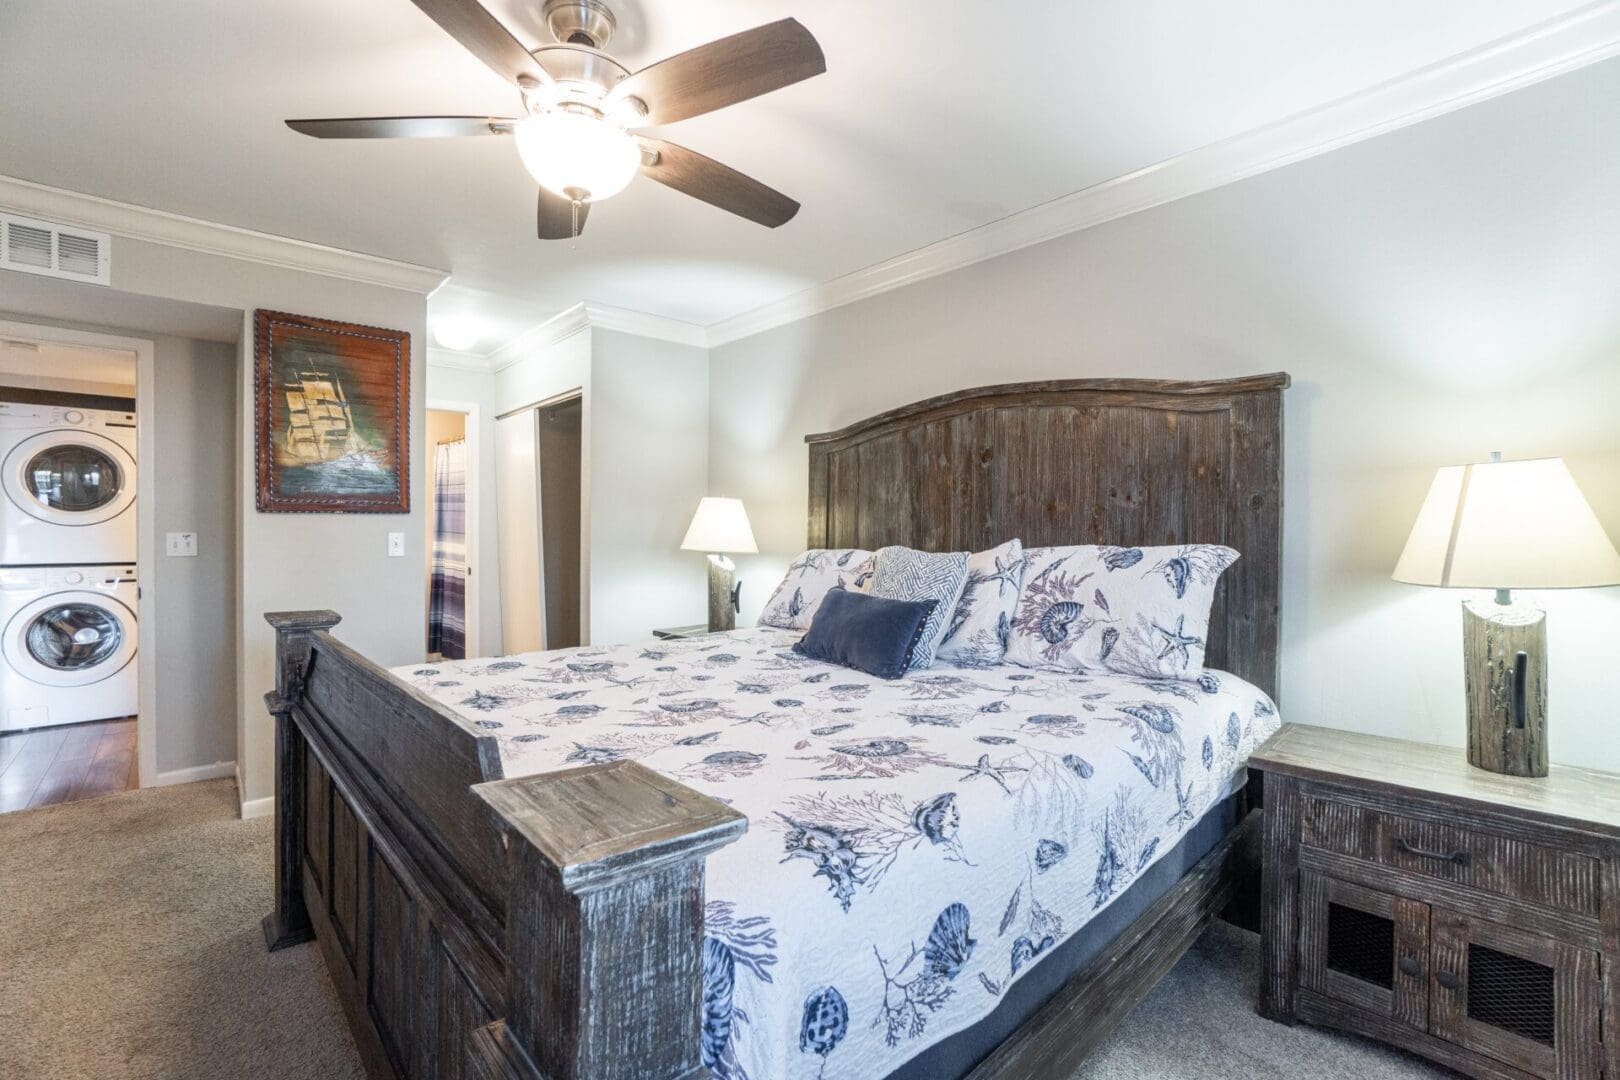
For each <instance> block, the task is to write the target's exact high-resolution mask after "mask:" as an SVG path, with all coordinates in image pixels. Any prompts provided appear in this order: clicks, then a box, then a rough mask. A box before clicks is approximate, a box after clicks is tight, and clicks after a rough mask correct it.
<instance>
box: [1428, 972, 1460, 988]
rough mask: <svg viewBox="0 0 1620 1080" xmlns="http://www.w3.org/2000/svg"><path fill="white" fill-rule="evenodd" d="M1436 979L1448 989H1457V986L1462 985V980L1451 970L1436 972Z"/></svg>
mask: <svg viewBox="0 0 1620 1080" xmlns="http://www.w3.org/2000/svg"><path fill="white" fill-rule="evenodd" d="M1434 981H1435V982H1437V983H1439V984H1440V985H1441V986H1443V987H1445V988H1446V989H1447V990H1455V989H1457V987H1459V986H1461V985H1462V980H1461V979H1459V978H1457V976H1456V975H1454V974H1452V973H1451V972H1449V971H1437V972H1435V973H1434Z"/></svg>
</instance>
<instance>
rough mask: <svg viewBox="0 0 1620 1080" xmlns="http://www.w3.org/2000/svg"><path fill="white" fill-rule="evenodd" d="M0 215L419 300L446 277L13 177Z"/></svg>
mask: <svg viewBox="0 0 1620 1080" xmlns="http://www.w3.org/2000/svg"><path fill="white" fill-rule="evenodd" d="M0 209H5V210H10V211H14V212H16V213H18V214H21V215H23V216H26V217H33V218H41V219H43V220H46V221H52V222H57V223H60V224H63V225H77V226H79V227H80V228H86V229H94V230H96V231H98V232H105V233H111V234H112V235H113V236H115V237H127V238H129V239H131V240H144V241H147V242H148V243H153V244H162V245H164V246H166V247H173V248H183V249H184V250H187V251H199V252H202V253H204V254H208V255H223V256H226V257H227V258H232V259H241V260H244V261H246V262H254V263H260V264H262V265H265V266H274V267H279V268H281V269H283V270H298V271H302V272H304V273H307V274H320V275H322V276H324V277H333V278H341V279H343V280H344V281H355V282H360V283H362V284H366V285H380V286H382V287H384V288H388V289H403V290H404V291H406V292H413V293H422V294H424V295H426V294H430V293H432V292H433V291H434V290H435V289H437V288H438V287H439V286H440V285H442V284H443V283H444V282H445V280H446V279H447V278H448V277H449V276H450V275H449V272H448V271H445V270H436V269H433V268H432V267H427V266H417V265H415V264H413V263H405V262H396V261H395V260H393V259H384V258H381V257H379V256H376V255H364V254H361V253H360V252H357V251H344V250H343V249H341V248H334V247H327V246H325V245H324V244H312V243H310V242H308V241H307V240H293V239H291V238H289V237H285V236H273V235H271V234H270V233H262V232H255V231H254V230H252V229H243V228H238V227H237V226H235V225H222V224H219V223H218V222H213V221H204V220H202V219H201V218H193V217H186V216H185V215H183V214H171V213H169V212H168V211H166V210H153V209H151V208H150V207H146V206H136V205H134V204H132V203H122V202H115V201H114V200H112V199H103V198H100V197H99V196H95V195H84V194H81V193H79V192H76V191H68V190H66V189H64V188H57V187H50V186H48V185H46V184H36V183H34V182H33V181H31V180H21V179H18V178H17V177H14V176H4V175H0ZM115 246H116V245H115Z"/></svg>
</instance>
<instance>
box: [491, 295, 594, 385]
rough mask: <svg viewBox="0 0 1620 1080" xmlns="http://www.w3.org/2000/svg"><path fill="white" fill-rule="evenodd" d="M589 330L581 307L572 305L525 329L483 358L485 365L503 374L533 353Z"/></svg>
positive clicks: (589, 326)
mask: <svg viewBox="0 0 1620 1080" xmlns="http://www.w3.org/2000/svg"><path fill="white" fill-rule="evenodd" d="M590 328H591V316H590V313H589V312H588V311H587V310H586V308H585V305H584V304H575V305H574V306H573V307H571V308H569V309H568V310H566V311H563V312H560V313H559V314H556V315H553V316H552V317H551V318H549V319H547V320H546V321H545V322H543V323H540V324H539V325H538V326H531V327H529V329H527V330H525V331H523V333H521V334H519V335H518V336H517V337H515V338H513V339H512V340H511V341H508V342H507V343H506V344H505V345H502V346H500V347H499V348H497V349H495V350H494V351H493V352H491V353H490V354H489V355H488V356H487V357H486V358H485V363H486V364H487V365H488V370H490V371H504V370H505V369H507V368H509V367H511V366H512V365H513V364H516V363H518V362H519V361H522V360H526V359H528V357H529V355H530V354H531V353H533V352H534V351H535V350H536V349H546V348H550V347H551V346H553V345H556V344H559V343H561V342H564V341H567V340H568V339H569V338H571V337H573V336H574V335H575V334H582V333H584V332H585V331H587V330H589V329H590Z"/></svg>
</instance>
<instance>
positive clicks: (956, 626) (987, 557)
mask: <svg viewBox="0 0 1620 1080" xmlns="http://www.w3.org/2000/svg"><path fill="white" fill-rule="evenodd" d="M1023 580H1024V545H1023V544H1022V543H1021V542H1020V541H1017V540H1009V541H1007V542H1006V543H1005V544H1002V545H1000V546H998V547H993V548H991V549H990V550H989V551H979V552H975V553H974V554H972V555H969V556H968V562H967V584H966V585H965V586H964V587H963V589H962V599H960V600H958V601H957V603H956V612H955V614H953V615H952V616H951V621H950V622H949V623H947V624H946V626H945V636H944V638H943V639H941V641H940V644H939V649H938V651H936V652H935V654H934V656H935V658H936V659H938V660H943V661H945V662H946V663H949V664H960V665H962V666H963V667H992V666H994V665H996V664H999V663H1001V661H1002V658H1003V657H1004V656H1006V655H1007V637H1008V635H1009V634H1011V633H1012V619H1013V613H1014V612H1015V611H1016V610H1017V607H1018V586H1019V585H1021V584H1022V583H1023Z"/></svg>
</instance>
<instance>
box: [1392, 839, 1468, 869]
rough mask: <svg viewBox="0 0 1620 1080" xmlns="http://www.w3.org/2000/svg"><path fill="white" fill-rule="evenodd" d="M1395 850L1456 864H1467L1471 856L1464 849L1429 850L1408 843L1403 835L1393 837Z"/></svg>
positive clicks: (1421, 857) (1404, 853)
mask: <svg viewBox="0 0 1620 1080" xmlns="http://www.w3.org/2000/svg"><path fill="white" fill-rule="evenodd" d="M1395 850H1396V851H1399V852H1401V853H1402V854H1403V855H1416V856H1417V857H1418V858H1420V859H1433V860H1434V861H1435V862H1448V863H1453V864H1455V865H1457V866H1467V865H1468V864H1469V863H1470V862H1472V861H1473V857H1472V856H1470V855H1469V854H1468V852H1466V851H1430V850H1428V849H1427V848H1420V847H1417V846H1416V845H1414V844H1412V843H1410V842H1409V841H1408V840H1407V839H1406V838H1405V837H1403V836H1397V837H1396V838H1395Z"/></svg>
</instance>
